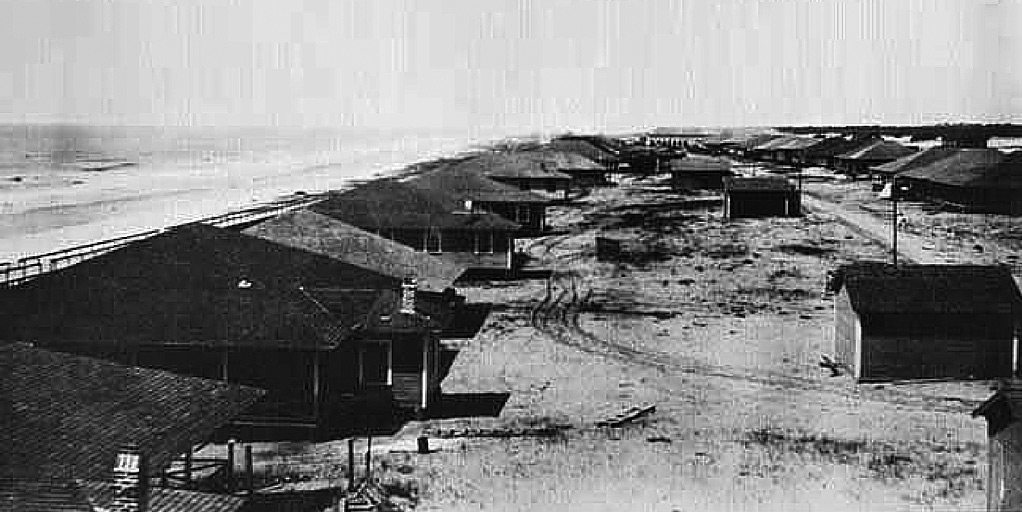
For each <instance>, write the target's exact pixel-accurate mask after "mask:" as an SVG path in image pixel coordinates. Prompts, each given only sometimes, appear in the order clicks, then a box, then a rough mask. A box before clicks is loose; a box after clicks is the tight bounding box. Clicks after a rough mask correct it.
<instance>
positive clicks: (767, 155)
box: [750, 135, 800, 162]
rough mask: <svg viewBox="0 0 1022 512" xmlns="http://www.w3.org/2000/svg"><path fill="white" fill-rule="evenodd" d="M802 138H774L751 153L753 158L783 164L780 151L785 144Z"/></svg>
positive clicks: (784, 136)
mask: <svg viewBox="0 0 1022 512" xmlns="http://www.w3.org/2000/svg"><path fill="white" fill-rule="evenodd" d="M799 138H800V137H796V136H794V135H782V136H779V137H775V138H772V139H770V140H768V141H766V142H764V143H762V144H760V145H758V146H756V147H754V148H752V150H751V151H750V153H751V155H750V156H752V157H753V158H755V159H757V160H763V161H767V162H781V158H782V152H781V150H780V148H781V147H783V146H784V145H785V144H788V143H790V142H794V141H797V140H798V139H799Z"/></svg>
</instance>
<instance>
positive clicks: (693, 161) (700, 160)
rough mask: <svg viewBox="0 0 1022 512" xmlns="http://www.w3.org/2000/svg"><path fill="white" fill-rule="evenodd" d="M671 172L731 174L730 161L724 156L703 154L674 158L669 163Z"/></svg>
mask: <svg viewBox="0 0 1022 512" xmlns="http://www.w3.org/2000/svg"><path fill="white" fill-rule="evenodd" d="M670 169H671V172H681V173H684V172H699V173H707V172H715V173H721V174H733V173H732V172H731V161H730V160H728V159H726V158H714V157H709V156H703V155H686V156H685V158H675V159H673V160H671V163H670Z"/></svg>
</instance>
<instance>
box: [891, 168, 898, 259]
mask: <svg viewBox="0 0 1022 512" xmlns="http://www.w3.org/2000/svg"><path fill="white" fill-rule="evenodd" d="M891 239H892V243H891V247H892V249H891V257H892V259H893V260H894V266H895V267H897V266H898V179H897V178H896V177H892V178H891Z"/></svg>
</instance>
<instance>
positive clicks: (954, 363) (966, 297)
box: [832, 262, 1020, 381]
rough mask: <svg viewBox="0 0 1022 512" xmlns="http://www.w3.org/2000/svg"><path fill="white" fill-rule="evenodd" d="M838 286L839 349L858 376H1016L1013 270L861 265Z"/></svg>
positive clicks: (842, 273)
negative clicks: (1013, 374) (1013, 366)
mask: <svg viewBox="0 0 1022 512" xmlns="http://www.w3.org/2000/svg"><path fill="white" fill-rule="evenodd" d="M832 285H833V286H832V289H833V290H835V291H836V292H837V297H836V299H835V306H834V321H835V352H836V355H837V357H838V359H839V361H840V362H841V363H842V364H845V365H847V366H848V367H849V368H850V369H851V371H852V374H853V376H854V377H855V378H856V379H857V380H859V381H885V380H897V379H933V378H937V379H991V378H998V377H1009V376H1011V374H1012V371H1013V368H1012V365H1013V357H1014V354H1013V350H1014V349H1013V337H1014V333H1015V328H1016V326H1017V324H1018V318H1019V317H1018V315H1019V311H1020V309H1019V300H1020V295H1019V290H1018V287H1017V285H1016V284H1015V281H1014V279H1013V278H1012V276H1011V273H1010V272H1009V271H1008V269H1007V268H1005V267H998V266H979V265H899V266H897V267H895V266H893V265H889V264H885V263H872V262H868V263H856V264H851V265H846V266H844V267H841V268H840V269H838V272H837V274H836V278H835V280H834V282H833V283H832Z"/></svg>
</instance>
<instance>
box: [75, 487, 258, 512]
mask: <svg viewBox="0 0 1022 512" xmlns="http://www.w3.org/2000/svg"><path fill="white" fill-rule="evenodd" d="M82 487H83V488H84V490H85V491H86V492H88V495H89V499H90V500H91V501H92V502H93V503H95V504H96V505H97V506H99V507H101V508H107V507H109V506H110V505H111V504H112V503H113V501H114V498H115V497H116V496H117V495H116V488H115V487H114V486H113V484H111V483H107V482H91V481H90V482H84V483H83V484H82ZM246 501H247V500H246V498H244V497H241V496H234V495H231V494H218V493H209V492H194V491H186V490H182V489H167V488H163V487H153V488H150V490H149V502H148V506H149V508H148V510H147V512H234V511H236V510H238V509H240V508H242V507H243V506H245V502H246Z"/></svg>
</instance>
